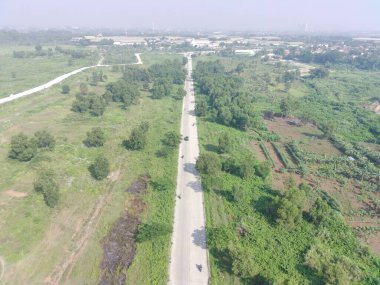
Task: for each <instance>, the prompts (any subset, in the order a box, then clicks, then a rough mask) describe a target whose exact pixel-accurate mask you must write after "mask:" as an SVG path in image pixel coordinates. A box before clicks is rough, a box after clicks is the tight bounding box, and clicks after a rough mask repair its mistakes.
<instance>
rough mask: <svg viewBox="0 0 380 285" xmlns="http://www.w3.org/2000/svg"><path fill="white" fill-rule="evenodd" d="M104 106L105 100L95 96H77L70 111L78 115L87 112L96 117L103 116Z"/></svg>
mask: <svg viewBox="0 0 380 285" xmlns="http://www.w3.org/2000/svg"><path fill="white" fill-rule="evenodd" d="M106 105H107V103H106V101H105V99H104V98H102V97H99V96H97V95H95V94H91V93H90V94H88V95H82V94H77V95H76V100H75V101H74V102H73V105H72V107H71V110H72V111H73V112H78V113H86V112H89V113H90V114H91V115H93V116H96V117H98V116H102V115H103V113H104V111H105V109H106Z"/></svg>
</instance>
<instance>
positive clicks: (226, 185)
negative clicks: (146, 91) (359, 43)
mask: <svg viewBox="0 0 380 285" xmlns="http://www.w3.org/2000/svg"><path fill="white" fill-rule="evenodd" d="M215 60H218V61H215ZM195 61H196V62H197V63H196V69H195V71H194V77H195V82H196V87H197V105H196V107H197V108H196V110H197V115H198V116H199V118H198V120H199V124H198V126H199V132H200V136H199V137H200V145H201V155H200V157H199V159H198V162H197V168H198V169H199V170H200V172H201V175H202V185H203V188H204V190H205V200H206V201H205V204H206V206H205V207H206V212H207V217H206V218H207V241H208V247H209V252H210V261H211V274H212V278H211V282H212V284H376V282H377V280H378V279H379V277H380V276H379V272H380V260H379V258H378V257H376V256H375V254H376V255H379V254H380V253H379V252H377V251H376V248H377V246H376V244H377V243H378V242H379V238H380V237H379V235H376V227H375V228H371V230H367V231H366V230H365V229H364V228H362V230H360V231H358V230H357V226H356V225H355V224H354V223H351V222H350V220H352V219H355V220H359V221H363V222H365V221H368V222H369V223H371V222H370V221H372V222H373V223H374V224H373V225H375V224H376V221H378V220H377V219H376V218H375V217H376V215H377V214H378V213H379V209H380V208H379V206H378V205H379V204H378V202H377V201H378V200H377V198H376V197H377V195H378V193H379V191H380V189H379V188H378V187H379V185H380V184H379V178H380V177H379V168H378V165H377V164H376V162H377V158H376V157H377V151H371V150H370V149H371V148H376V147H377V146H378V143H379V142H378V140H379V138H380V136H379V135H380V133H379V132H378V128H379V120H378V117H376V116H377V115H376V114H374V113H372V112H370V111H368V110H366V109H365V108H364V106H365V105H364V104H363V103H364V102H365V101H366V99H365V98H368V97H366V96H367V95H366V94H363V97H364V98H363V97H356V98H355V101H351V95H350V94H347V93H345V92H343V91H340V93H339V100H340V101H339V102H338V99H337V96H335V97H330V95H329V94H331V93H332V92H334V91H332V90H331V88H336V89H337V90H338V89H340V88H345V87H343V86H344V83H342V82H341V81H340V80H341V79H340V78H342V77H341V76H344V75H342V74H341V73H340V72H339V71H335V73H334V75H333V73H331V72H330V73H329V74H328V73H326V72H325V71H323V70H322V71H321V72H320V73H319V72H316V73H313V74H311V75H310V76H306V77H305V76H304V77H301V76H300V74H299V72H297V70H294V71H291V73H290V72H289V70H291V69H290V68H289V66H283V65H276V64H268V63H267V62H266V61H265V60H263V61H262V60H260V59H259V58H255V57H253V58H249V59H248V58H245V60H244V59H242V58H239V57H227V56H224V57H217V56H202V57H196V58H195ZM292 70H293V69H292ZM336 73H338V74H336ZM368 76H372V75H371V73H369V74H368ZM286 83H288V84H286ZM326 84H329V88H330V91H329V93H326V92H324V91H322V90H321V89H319V87H316V86H324V85H326ZM368 88H369V90H371V88H375V87H371V86H369V87H368ZM360 90H361V89H360V87H359V86H358V92H360ZM365 90H368V89H365ZM336 92H337V91H336ZM365 92H366V91H365ZM367 100H368V99H367ZM227 138H228V139H227ZM232 138H233V140H234V142H233V147H228V148H227V149H228V150H227V151H226V150H225V147H224V144H226V145H230V144H231V143H230V142H229V140H230V139H232ZM365 146H367V147H365ZM377 149H378V148H377ZM359 193H360V194H359ZM356 195H359V196H360V195H362V198H359V196H356ZM360 199H361V201H360ZM347 200H348V201H347ZM368 205H370V206H368ZM359 212H360V213H361V215H362V216H361V217H360V218H359V216H358V214H359ZM357 224H360V223H357ZM363 224H365V223H363ZM352 227H354V229H355V230H353V229H352ZM359 228H361V227H359ZM358 232H360V233H361V235H358V234H357V233H358ZM365 233H367V234H368V235H367V238H370V237H372V238H373V241H372V243H371V242H369V243H368V245H369V248H368V247H367V246H366V245H365V244H363V243H362V242H367V241H370V239H367V238H363V236H365ZM369 233H371V234H369ZM358 237H359V238H360V239H361V241H362V242H360V241H359V239H358ZM376 241H377V242H376ZM372 250H374V251H372Z"/></svg>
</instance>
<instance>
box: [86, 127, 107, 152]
mask: <svg viewBox="0 0 380 285" xmlns="http://www.w3.org/2000/svg"><path fill="white" fill-rule="evenodd" d="M105 140H106V138H105V136H104V132H103V131H102V129H101V128H99V127H97V128H92V129H91V130H90V131H89V132H87V138H86V139H85V140H84V141H83V143H84V144H85V145H86V146H87V147H98V146H103V145H104V142H105Z"/></svg>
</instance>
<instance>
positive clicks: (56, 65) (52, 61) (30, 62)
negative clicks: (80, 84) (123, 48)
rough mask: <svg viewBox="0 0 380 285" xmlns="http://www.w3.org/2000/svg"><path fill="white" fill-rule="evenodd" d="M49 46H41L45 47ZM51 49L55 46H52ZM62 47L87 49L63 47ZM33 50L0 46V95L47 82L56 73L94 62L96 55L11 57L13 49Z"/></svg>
mask: <svg viewBox="0 0 380 285" xmlns="http://www.w3.org/2000/svg"><path fill="white" fill-rule="evenodd" d="M47 48H48V47H44V49H47ZM51 48H52V49H53V50H54V47H51ZM64 48H65V49H71V50H86V51H90V50H89V49H87V48H86V49H85V48H79V47H74V46H72V47H70V46H64ZM14 50H16V51H21V50H22V51H28V52H29V51H30V52H31V51H33V50H34V47H31V46H15V47H13V46H0V98H1V97H5V96H8V95H10V94H16V93H18V92H22V91H25V90H27V89H30V88H33V87H35V86H38V85H41V84H43V83H46V82H48V81H50V80H52V79H54V78H56V77H57V76H59V75H62V74H64V73H67V72H70V71H73V70H75V69H78V68H80V67H84V66H90V65H93V64H96V63H97V62H98V60H99V56H98V55H97V53H96V52H95V53H94V54H92V55H91V56H88V57H86V58H80V59H72V58H71V56H69V55H63V54H59V53H56V52H54V53H53V55H52V56H43V57H31V58H14V57H13V55H12V54H13V51H14Z"/></svg>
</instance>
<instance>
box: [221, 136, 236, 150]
mask: <svg viewBox="0 0 380 285" xmlns="http://www.w3.org/2000/svg"><path fill="white" fill-rule="evenodd" d="M233 145H234V142H233V140H232V138H231V137H230V136H229V135H228V134H227V133H223V134H222V135H221V136H220V137H219V139H218V150H219V153H228V152H231V151H232V149H233Z"/></svg>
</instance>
